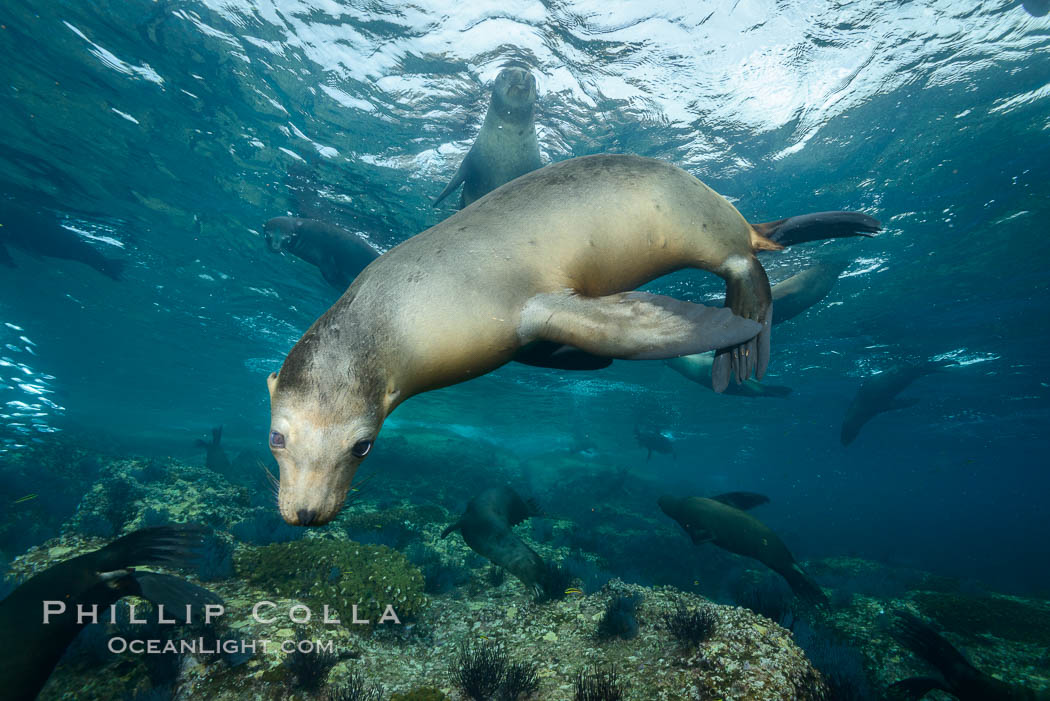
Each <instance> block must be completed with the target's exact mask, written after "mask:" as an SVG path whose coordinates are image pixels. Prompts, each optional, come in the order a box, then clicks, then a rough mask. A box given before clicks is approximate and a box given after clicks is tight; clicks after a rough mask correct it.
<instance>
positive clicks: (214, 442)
mask: <svg viewBox="0 0 1050 701" xmlns="http://www.w3.org/2000/svg"><path fill="white" fill-rule="evenodd" d="M197 447H198V448H204V450H205V451H207V453H206V455H207V457H206V458H205V461H204V464H205V466H207V468H208V469H209V470H214V471H215V472H218V473H219V474H220V475H227V474H229V473H230V458H229V457H227V455H226V451H225V450H223V449H222V426H216V427H215V428H213V429H212V430H211V443H209V442H207V441H205V440H202V439H200V438H198V439H197Z"/></svg>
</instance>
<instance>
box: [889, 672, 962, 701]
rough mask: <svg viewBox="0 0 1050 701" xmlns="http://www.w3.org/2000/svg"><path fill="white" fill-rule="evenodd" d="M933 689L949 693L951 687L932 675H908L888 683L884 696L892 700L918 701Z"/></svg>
mask: <svg viewBox="0 0 1050 701" xmlns="http://www.w3.org/2000/svg"><path fill="white" fill-rule="evenodd" d="M934 689H939V690H941V691H947V692H948V693H951V689H949V688H948V687H947V686H945V684H944V682H942V681H941V680H940V679H934V678H933V677H909V678H907V679H901V680H900V681H899V682H894V683H893V684H890V685H889V687H888V688H887V689H886V698H888V699H891V700H892V701H919V699H921V698H922V697H924V696H926V694H928V693H930V692H931V691H933V690H934Z"/></svg>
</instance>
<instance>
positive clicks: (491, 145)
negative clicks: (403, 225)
mask: <svg viewBox="0 0 1050 701" xmlns="http://www.w3.org/2000/svg"><path fill="white" fill-rule="evenodd" d="M535 110H536V77H535V76H533V75H532V72H531V71H529V69H527V68H524V67H522V66H514V65H511V66H507V67H506V68H504V69H503V70H502V71H500V74H499V75H498V76H496V82H495V84H494V85H493V86H492V100H491V101H490V102H489V109H488V112H487V113H486V114H485V121H484V123H482V125H481V131H480V132H479V133H478V136H477V138H476V139H475V140H474V144H473V146H471V147H470V151H468V152H467V155H466V156H465V157H464V158H463V162H462V163H460V165H459V168H458V169H457V170H456V173H455V175H453V176H452V180H450V181H449V183H448V185H446V186H445V189H444V190H442V191H441V194H440V195H438V196H437V198H436V199H435V200H434V203H433V205H434V206H435V207H436V206H437V205H438V204H439V203H440V202H441V201H442V200H444V199H445V198H446V197H448V196H449V195H450V194H451V193H452V192H454V191H455V190H456V188H457V187H459V186H460V185H463V192H462V193H461V194H460V198H459V206H460V209H462V208H463V207H466V206H467V205H469V204H470V203H472V202H474V201H475V200H477V199H480V198H481V197H483V196H485V195H487V194H488V193H490V192H492V191H493V190H495V189H496V188H497V187H499V186H500V185H503V184H504V183H509V182H510V181H511V180H513V179H514V178H517V177H518V176H521V175H525V174H526V173H528V172H530V171H533V170H536V169H537V168H539V167H540V166H541V165H542V163H541V162H540V144H539V141H537V140H536V124H535V122H534V121H533V119H534V114H535Z"/></svg>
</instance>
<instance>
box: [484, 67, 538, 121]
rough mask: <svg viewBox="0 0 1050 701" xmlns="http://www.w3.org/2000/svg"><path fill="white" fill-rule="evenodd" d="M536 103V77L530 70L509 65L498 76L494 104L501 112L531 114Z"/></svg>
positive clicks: (493, 90)
mask: <svg viewBox="0 0 1050 701" xmlns="http://www.w3.org/2000/svg"><path fill="white" fill-rule="evenodd" d="M535 103H536V77H535V76H533V75H532V72H531V71H529V69H528V68H525V67H523V66H517V65H509V66H507V67H506V68H504V69H503V70H502V71H500V73H499V75H498V76H496V83H495V85H494V86H493V88H492V104H493V105H494V106H495V107H496V108H498V109H499V110H500V111H506V112H519V113H520V112H526V113H529V114H531V112H532V106H533V105H534V104H535Z"/></svg>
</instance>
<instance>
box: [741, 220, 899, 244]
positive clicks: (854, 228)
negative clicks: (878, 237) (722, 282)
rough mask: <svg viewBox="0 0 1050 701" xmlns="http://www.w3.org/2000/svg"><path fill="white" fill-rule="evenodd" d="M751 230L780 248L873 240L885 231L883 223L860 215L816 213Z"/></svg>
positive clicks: (765, 224) (766, 224) (764, 224)
mask: <svg viewBox="0 0 1050 701" xmlns="http://www.w3.org/2000/svg"><path fill="white" fill-rule="evenodd" d="M751 228H753V229H754V230H755V231H756V232H758V233H759V234H761V235H762V236H765V237H766V238H767V239H770V240H771V241H773V242H775V243H778V244H780V245H781V246H794V245H795V244H799V243H806V242H807V241H820V240H822V239H838V238H847V237H850V236H868V237H871V236H873V235H874V234H875V232H877V231H881V230H882V224H880V223H879V221H878V220H877V219H875V218H874V217H869V216H868V215H867V214H861V213H860V212H815V213H813V214H801V215H799V216H796V217H788V218H787V219H778V220H777V221H772V222H765V223H762V224H752V225H751Z"/></svg>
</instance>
